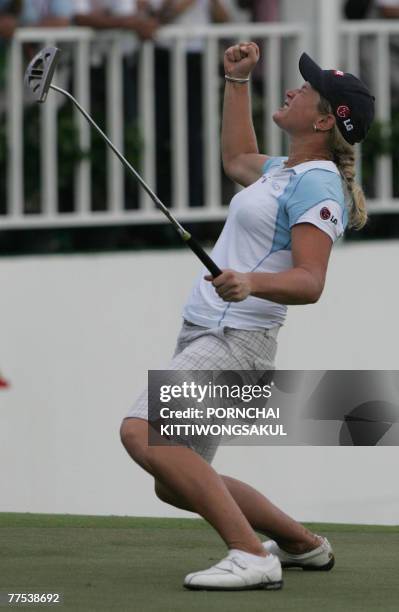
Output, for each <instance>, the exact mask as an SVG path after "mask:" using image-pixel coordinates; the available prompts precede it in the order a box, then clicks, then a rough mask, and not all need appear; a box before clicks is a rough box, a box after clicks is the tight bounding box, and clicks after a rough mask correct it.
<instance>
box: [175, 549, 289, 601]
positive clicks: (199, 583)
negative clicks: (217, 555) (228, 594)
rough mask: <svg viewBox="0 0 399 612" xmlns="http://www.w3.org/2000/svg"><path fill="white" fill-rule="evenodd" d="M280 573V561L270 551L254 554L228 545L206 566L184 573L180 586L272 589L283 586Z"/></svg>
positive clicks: (208, 588)
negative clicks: (222, 555) (226, 550)
mask: <svg viewBox="0 0 399 612" xmlns="http://www.w3.org/2000/svg"><path fill="white" fill-rule="evenodd" d="M281 577H282V572H281V564H280V561H279V560H278V558H277V557H275V556H274V555H267V556H266V557H258V556H256V555H251V554H248V553H245V552H243V551H242V550H237V549H232V550H230V551H229V554H228V555H227V557H225V558H224V559H222V560H221V561H219V563H217V564H216V565H213V566H212V567H210V568H209V569H206V570H203V571H200V572H193V573H192V574H188V575H187V576H186V577H185V579H184V586H185V587H186V589H196V590H206V591H244V590H249V589H270V590H276V589H281V587H282V586H283V581H282V579H281Z"/></svg>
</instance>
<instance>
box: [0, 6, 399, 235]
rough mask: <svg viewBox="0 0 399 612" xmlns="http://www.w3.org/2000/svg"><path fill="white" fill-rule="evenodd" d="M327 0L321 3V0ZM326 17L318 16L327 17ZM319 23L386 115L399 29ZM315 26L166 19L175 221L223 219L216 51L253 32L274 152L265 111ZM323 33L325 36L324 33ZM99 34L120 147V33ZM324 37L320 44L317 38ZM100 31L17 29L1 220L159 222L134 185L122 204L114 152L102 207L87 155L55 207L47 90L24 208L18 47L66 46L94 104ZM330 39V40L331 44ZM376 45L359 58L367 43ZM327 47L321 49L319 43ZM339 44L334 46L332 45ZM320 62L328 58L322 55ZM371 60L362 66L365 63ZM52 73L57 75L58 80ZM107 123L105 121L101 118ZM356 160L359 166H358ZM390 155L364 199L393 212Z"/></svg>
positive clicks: (149, 120)
mask: <svg viewBox="0 0 399 612" xmlns="http://www.w3.org/2000/svg"><path fill="white" fill-rule="evenodd" d="M322 4H323V6H324V4H325V3H322ZM325 21H326V20H325V19H324V22H325ZM328 25H329V24H327V25H325V26H324V30H323V31H321V32H320V36H321V40H320V45H319V47H320V48H319V52H318V56H319V57H324V58H327V57H330V58H331V57H334V56H335V55H337V56H341V59H340V62H339V65H340V66H342V67H343V68H344V69H347V70H349V71H352V72H354V73H356V74H362V72H366V73H367V74H366V76H367V78H368V79H369V80H370V85H371V86H372V88H373V91H374V92H375V95H376V101H377V102H376V104H377V117H378V119H380V120H382V121H387V120H389V118H390V114H391V90H390V81H391V78H390V77H391V74H390V72H391V71H390V66H391V62H392V57H391V53H392V49H391V47H390V40H391V37H392V35H394V34H396V35H398V36H399V24H397V23H396V22H394V21H393V22H380V21H367V22H359V23H357V22H335V23H331V24H330V25H331V27H328ZM310 30H311V25H310V24H299V23H295V24H293V23H291V24H289V23H278V24H248V23H243V24H225V25H213V26H209V27H196V28H190V29H185V28H181V27H176V26H168V27H165V28H163V29H162V30H161V31H160V32H159V33H158V35H157V42H159V43H160V42H161V41H163V42H165V41H170V44H171V118H170V121H171V130H172V133H171V144H172V148H171V174H172V194H171V202H172V207H173V209H174V210H175V213H176V214H177V216H178V217H179V218H180V219H181V220H183V221H184V220H209V219H222V218H223V217H224V216H225V211H226V207H225V205H224V204H225V203H226V202H223V197H222V191H223V190H222V172H221V168H220V138H219V132H220V109H221V96H222V77H221V75H220V66H221V61H222V50H223V48H224V47H225V46H226V45H227V44H231V43H233V42H236V41H238V40H243V39H256V40H258V41H259V42H260V45H261V47H262V50H263V58H264V60H263V63H262V77H263V82H264V87H263V98H262V107H263V112H261V117H262V131H263V134H262V136H263V141H264V142H265V148H266V152H267V153H269V154H271V155H277V154H281V153H282V152H284V139H283V138H282V136H281V133H280V131H279V130H278V128H277V127H276V126H275V125H274V124H273V121H272V119H271V114H272V110H273V109H274V108H277V107H278V106H280V105H281V101H282V99H283V97H284V90H285V89H286V88H288V87H290V86H293V85H294V86H295V85H296V84H297V83H298V82H299V74H298V71H297V59H298V56H299V54H300V52H301V51H302V50H309V47H310V46H311V32H310ZM323 32H324V35H323ZM196 37H199V38H201V39H202V40H203V45H204V46H203V83H204V87H203V98H202V108H203V126H202V136H203V144H204V146H203V162H204V182H203V183H204V198H203V205H202V206H199V207H192V206H190V202H189V184H188V181H189V172H188V151H187V129H188V128H187V79H186V71H185V64H186V60H187V53H186V48H185V46H186V43H187V41H189V40H191V39H193V38H196ZM101 38H102V39H103V41H104V44H105V47H106V52H105V69H106V71H105V74H106V77H105V78H106V98H107V100H106V102H107V103H106V108H107V116H106V126H105V131H106V132H107V134H108V136H109V137H110V139H111V140H112V141H113V142H114V144H115V145H116V146H117V147H118V148H119V149H120V150H123V140H124V138H123V131H124V124H123V93H122V92H123V62H122V58H123V52H124V47H123V45H124V40H125V39H124V37H123V36H122V35H120V34H119V33H116V32H107V33H105V34H103V35H102V36H101ZM323 38H324V39H325V40H324V47H323ZM98 39H99V35H98V33H97V32H94V31H92V30H90V29H87V28H75V27H71V28H66V29H49V28H46V29H38V28H35V29H29V28H26V29H20V30H18V31H17V33H16V35H15V37H14V39H13V41H12V43H11V48H10V53H9V66H8V86H7V111H6V122H7V140H8V145H7V146H8V163H7V206H6V210H4V211H2V212H3V213H4V214H2V215H1V216H0V228H4V229H9V228H18V227H20V228H22V227H50V226H72V225H85V224H90V225H94V224H114V223H115V224H120V223H124V222H126V223H144V222H145V223H148V222H150V223H151V222H162V221H163V220H164V219H163V217H162V215H160V214H159V212H158V211H156V210H155V208H154V205H153V203H152V201H151V200H150V199H149V198H148V196H146V194H145V193H144V192H141V193H140V194H139V201H138V207H137V208H136V209H135V210H128V209H126V206H125V192H124V170H123V168H122V166H121V164H120V162H119V161H118V160H117V158H116V157H115V156H114V155H113V154H112V153H111V152H109V153H108V156H107V168H106V185H107V188H106V193H104V200H105V203H104V207H103V210H102V211H98V210H93V208H92V173H91V170H90V162H89V160H88V159H82V160H80V161H79V162H77V163H76V171H75V181H74V198H73V200H74V209H73V211H72V212H67V213H66V212H61V211H60V210H59V206H58V195H59V189H58V177H59V169H58V167H57V113H58V100H57V98H58V97H59V94H57V93H55V92H51V93H50V95H49V96H48V98H47V102H46V103H45V104H44V105H42V106H41V108H40V109H38V112H40V136H39V138H40V168H41V171H40V184H41V189H40V205H39V206H38V208H37V210H35V211H34V212H35V214H28V211H27V210H26V206H25V196H26V193H25V187H24V182H25V180H26V178H27V177H26V173H25V171H24V149H23V129H24V121H23V114H24V106H26V100H25V98H24V91H23V82H22V78H23V72H24V67H25V66H24V63H25V61H26V60H25V59H24V57H25V56H24V48H25V46H26V45H27V44H31V45H32V44H34V45H36V46H41V45H42V46H47V45H57V46H59V47H60V48H61V49H62V48H65V49H67V50H68V52H69V53H68V55H69V56H70V66H71V74H72V75H73V78H72V86H73V90H74V93H75V96H76V98H77V99H78V100H79V102H80V103H81V104H82V105H83V106H84V107H85V108H86V109H87V110H89V111H90V77H91V70H90V58H91V46H92V44H93V43H94V42H95V41H98ZM334 44H335V47H334ZM365 46H367V49H368V50H369V51H370V50H372V52H370V53H369V54H368V56H367V57H366V60H364V59H363V61H362V54H363V55H364V48H365ZM154 49H155V44H154V43H153V42H145V43H144V44H141V45H140V46H139V47H138V50H137V51H135V53H136V54H137V59H138V78H137V87H138V98H139V109H138V117H139V125H140V130H141V136H142V140H143V146H142V151H141V156H140V168H139V170H140V172H141V174H142V176H143V177H144V179H145V180H146V181H147V182H148V184H149V185H150V186H151V187H153V188H155V185H156V147H155V141H156V134H155V122H154V119H155V101H154V79H155V74H154ZM323 49H324V51H323ZM338 51H339V53H338ZM326 61H328V60H327V59H326ZM365 64H367V65H365ZM59 78H60V75H59V73H56V75H55V78H54V82H55V83H59ZM76 125H77V128H78V139H79V146H80V148H81V149H82V150H83V151H84V150H87V149H88V148H89V147H90V142H91V135H92V134H91V128H90V126H89V125H88V123H87V122H86V121H85V119H84V118H83V117H82V116H80V115H79V114H78V113H76ZM101 127H104V126H101ZM359 169H360V165H359ZM392 173H393V168H392V163H391V159H390V157H387V156H383V157H381V158H379V160H378V163H377V164H376V168H375V177H374V179H373V180H374V192H375V193H374V195H375V197H373V199H371V200H369V208H370V209H371V210H374V211H381V212H389V211H395V210H396V211H397V210H399V207H398V205H399V201H398V200H396V199H394V197H393V185H392V182H393V181H392Z"/></svg>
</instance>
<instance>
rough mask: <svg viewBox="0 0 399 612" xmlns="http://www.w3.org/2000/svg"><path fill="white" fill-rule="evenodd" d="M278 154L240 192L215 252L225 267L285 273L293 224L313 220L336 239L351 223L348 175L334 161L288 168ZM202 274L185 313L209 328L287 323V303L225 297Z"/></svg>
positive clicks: (204, 272) (214, 257)
mask: <svg viewBox="0 0 399 612" xmlns="http://www.w3.org/2000/svg"><path fill="white" fill-rule="evenodd" d="M286 159H287V158H286V157H272V158H270V159H268V160H267V162H266V164H265V165H264V168H263V176H262V177H261V178H259V179H258V180H257V181H256V182H255V183H253V184H252V185H250V186H249V187H246V188H245V189H243V190H242V191H240V192H239V193H237V194H236V195H235V196H234V197H233V199H232V201H231V203H230V208H229V213H228V216H227V219H226V223H225V225H224V228H223V231H222V233H221V234H220V237H219V239H218V241H217V243H216V245H215V247H214V249H213V251H212V254H211V257H212V259H213V260H214V261H215V263H216V264H217V265H218V266H219V268H221V269H222V270H223V269H227V268H229V269H232V270H236V271H238V272H282V271H283V270H288V269H290V268H292V265H293V264H292V254H291V228H292V227H293V226H294V225H296V224H298V223H311V224H312V225H315V226H316V227H318V228H319V229H320V230H322V231H323V232H325V233H326V234H328V236H329V237H330V238H331V240H332V242H335V241H336V240H337V239H338V238H339V237H340V236H341V235H342V234H343V232H344V228H345V227H346V225H347V210H346V205H345V195H344V189H343V185H342V179H341V176H340V173H339V171H338V168H337V166H336V165H335V164H334V163H333V162H331V161H310V162H305V163H302V164H298V165H297V166H294V167H293V168H286V167H285V166H284V162H285V161H286ZM207 273H208V272H207V270H206V269H205V268H203V270H202V271H201V273H200V274H199V276H198V278H197V280H196V282H195V284H194V287H193V289H192V291H191V294H190V296H189V298H188V301H187V303H186V305H185V307H184V310H183V317H184V318H185V319H186V320H187V321H191V322H192V323H195V324H196V325H202V326H204V327H211V328H214V327H220V326H223V327H225V326H226V327H232V328H235V329H246V330H251V329H264V328H270V327H275V326H276V325H282V324H283V323H284V320H285V316H286V312H287V306H285V305H283V304H276V303H275V302H270V301H269V300H264V299H262V298H257V297H253V296H249V297H247V298H246V299H245V300H243V301H242V302H229V303H226V302H224V301H223V300H222V299H221V298H220V297H219V296H218V295H217V293H216V291H215V289H214V287H213V285H212V284H211V283H210V282H208V281H205V280H204V278H203V277H204V275H205V274H207Z"/></svg>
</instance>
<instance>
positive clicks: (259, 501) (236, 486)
mask: <svg viewBox="0 0 399 612" xmlns="http://www.w3.org/2000/svg"><path fill="white" fill-rule="evenodd" d="M222 479H223V481H224V483H225V485H226V486H227V488H228V490H229V491H230V493H231V495H232V497H233V498H234V499H235V501H236V503H237V504H238V506H239V507H240V508H241V510H242V512H243V513H244V515H245V516H246V517H247V520H248V522H249V523H250V524H251V526H252V528H253V529H255V530H256V531H259V532H261V533H264V534H266V535H268V536H269V537H271V538H273V540H276V542H277V543H278V544H279V545H280V546H281V548H282V549H283V550H285V551H287V552H292V553H294V554H301V553H304V552H308V551H310V550H313V549H314V548H317V547H318V546H319V545H320V540H319V538H318V537H317V536H315V535H314V534H312V533H311V532H310V531H309V530H308V529H306V527H304V526H303V525H301V524H300V523H298V522H297V521H295V520H294V519H292V518H291V517H289V516H288V515H287V514H285V513H284V512H282V510H279V508H277V507H276V506H275V505H274V504H272V503H271V502H270V501H269V500H268V499H267V498H266V497H265V496H264V495H262V494H261V493H259V491H257V490H256V489H254V488H253V487H251V486H250V485H247V484H246V483H244V482H241V481H240V480H236V479H235V478H231V477H230V476H222ZM155 492H156V494H157V496H158V497H159V498H160V499H161V500H162V501H164V502H165V503H167V504H170V505H172V506H176V507H178V508H182V509H183V510H188V511H189V512H195V510H194V509H193V508H192V506H190V505H189V504H187V501H185V500H184V499H182V498H181V497H179V496H178V495H176V494H175V493H173V492H172V491H171V490H170V489H168V488H167V487H165V486H164V485H163V484H162V483H160V482H158V481H157V480H156V481H155Z"/></svg>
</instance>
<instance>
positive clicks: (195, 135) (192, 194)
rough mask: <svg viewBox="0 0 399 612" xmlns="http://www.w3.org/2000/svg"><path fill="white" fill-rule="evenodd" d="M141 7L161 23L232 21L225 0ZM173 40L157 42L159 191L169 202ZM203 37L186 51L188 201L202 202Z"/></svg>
mask: <svg viewBox="0 0 399 612" xmlns="http://www.w3.org/2000/svg"><path fill="white" fill-rule="evenodd" d="M141 7H142V10H147V12H148V14H151V15H153V16H155V17H156V18H157V19H158V20H159V21H160V23H161V24H173V25H181V26H182V27H186V28H190V27H192V26H194V27H195V26H199V25H209V24H210V23H215V22H216V23H222V22H227V21H230V18H231V17H230V13H229V12H228V10H227V7H226V4H225V3H224V0H141ZM170 48H171V43H170V41H169V40H168V41H159V42H157V48H156V55H155V74H156V79H155V80H156V86H155V104H156V167H157V192H158V194H159V197H160V199H161V200H162V201H163V202H164V203H165V204H166V205H170V204H171V203H172V186H171V175H172V166H171V158H172V145H171V125H170V115H171V107H170V97H171V86H170V83H171V70H170ZM203 50H204V40H203V39H199V38H195V37H191V38H190V39H189V40H188V41H187V43H186V51H187V105H188V113H187V115H188V168H189V203H190V206H201V205H202V204H203V201H204V188H203V183H204V174H203V137H202V129H203V116H202V97H203V82H202V56H203Z"/></svg>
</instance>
